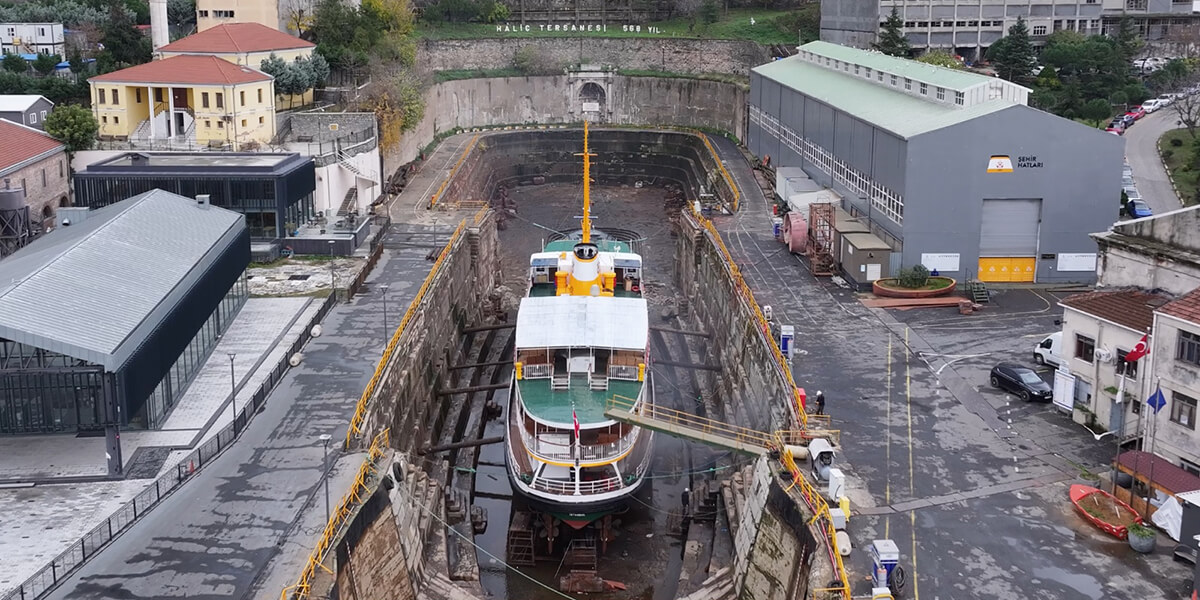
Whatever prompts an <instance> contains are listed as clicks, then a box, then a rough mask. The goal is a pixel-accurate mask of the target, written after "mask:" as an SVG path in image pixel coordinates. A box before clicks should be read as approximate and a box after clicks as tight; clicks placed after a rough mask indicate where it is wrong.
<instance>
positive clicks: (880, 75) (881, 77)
mask: <svg viewBox="0 0 1200 600" xmlns="http://www.w3.org/2000/svg"><path fill="white" fill-rule="evenodd" d="M877 73H879V83H883V71H877Z"/></svg>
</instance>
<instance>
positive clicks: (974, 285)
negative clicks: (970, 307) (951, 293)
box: [967, 279, 989, 304]
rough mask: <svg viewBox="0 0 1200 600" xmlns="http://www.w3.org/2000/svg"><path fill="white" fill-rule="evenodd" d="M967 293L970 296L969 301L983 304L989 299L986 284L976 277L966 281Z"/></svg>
mask: <svg viewBox="0 0 1200 600" xmlns="http://www.w3.org/2000/svg"><path fill="white" fill-rule="evenodd" d="M967 293H968V294H970V296H971V301H972V302H974V303H975V304H983V303H985V302H988V301H989V298H988V290H987V286H986V285H984V283H983V282H982V281H979V280H978V279H972V280H971V281H968V282H967Z"/></svg>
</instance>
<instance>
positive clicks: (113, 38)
mask: <svg viewBox="0 0 1200 600" xmlns="http://www.w3.org/2000/svg"><path fill="white" fill-rule="evenodd" d="M150 58H151V47H150V40H149V38H147V37H146V36H145V35H142V32H141V31H138V30H137V28H136V27H134V21H133V18H132V17H130V13H129V11H128V10H126V8H125V6H124V5H122V4H121V3H120V1H119V0H109V12H108V22H107V23H105V24H104V50H103V51H101V52H100V56H99V57H98V58H97V59H96V61H97V62H98V63H101V65H100V66H101V69H102V70H104V71H110V70H116V69H123V68H125V67H130V66H133V65H140V64H142V63H148V62H150Z"/></svg>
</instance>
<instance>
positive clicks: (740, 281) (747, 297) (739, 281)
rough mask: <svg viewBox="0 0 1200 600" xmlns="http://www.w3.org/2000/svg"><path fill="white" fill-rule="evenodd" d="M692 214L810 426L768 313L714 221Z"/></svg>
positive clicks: (797, 413)
mask: <svg viewBox="0 0 1200 600" xmlns="http://www.w3.org/2000/svg"><path fill="white" fill-rule="evenodd" d="M692 216H693V217H695V218H696V221H697V222H699V223H700V225H701V226H702V227H704V230H705V231H707V232H708V236H709V238H710V239H712V241H713V244H715V245H716V246H717V248H718V249H719V250H720V251H721V256H722V258H723V259H724V261H725V265H726V267H727V268H728V269H729V274H730V276H731V277H732V278H733V285H734V289H735V290H736V291H737V293H738V294H739V295H740V296H741V297H742V299H743V300H744V301H745V303H746V305H747V306H749V307H750V309H751V310H753V311H754V318H755V321H756V322H757V323H758V329H759V332H760V333H761V334H762V335H763V337H764V338H765V339H766V341H767V346H768V347H770V348H771V354H773V355H774V356H775V362H776V363H777V365H776V366H778V367H779V370H780V372H782V374H783V377H784V380H785V381H787V383H788V386H789V387H790V388H791V390H792V399H791V402H789V405H790V406H789V408H790V409H791V411H792V416H793V417H794V418H795V420H796V422H797V423H798V424H799V425H800V428H801V429H806V428H807V427H808V415H807V414H806V413H805V411H804V396H803V394H802V393H801V391H800V388H799V387H798V386H797V385H796V380H795V379H793V378H792V368H791V366H790V365H788V362H787V359H785V358H784V356H783V352H782V351H780V349H779V344H778V343H777V342H776V341H775V336H774V335H772V334H771V325H770V324H769V323H768V322H767V317H766V315H764V314H763V312H762V309H761V308H759V306H758V301H756V300H755V299H754V292H751V291H750V286H749V285H747V284H746V280H745V279H744V278H743V277H742V272H741V270H740V269H738V266H737V263H735V262H734V261H733V255H731V254H730V253H729V249H728V248H726V247H725V241H724V240H723V239H722V238H721V234H720V232H718V231H717V228H716V226H715V225H713V223H712V221H710V220H709V219H707V218H705V217H704V216H703V215H701V214H699V213H697V212H695V210H693V211H692Z"/></svg>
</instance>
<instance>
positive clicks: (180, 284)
mask: <svg viewBox="0 0 1200 600" xmlns="http://www.w3.org/2000/svg"><path fill="white" fill-rule="evenodd" d="M244 223H245V221H244V218H243V217H242V215H240V214H238V213H235V212H232V211H228V210H225V209H223V208H218V207H215V206H211V205H208V204H198V203H197V201H196V200H192V199H189V198H184V197H183V196H178V195H176V194H172V193H169V192H164V191H162V190H152V191H149V192H146V193H144V194H140V195H138V196H134V197H133V198H129V199H126V200H123V201H121V202H117V203H115V204H112V205H109V206H106V207H104V208H100V209H96V210H94V211H91V212H90V213H88V217H87V218H86V219H84V220H83V221H82V222H80V223H77V224H74V225H71V226H64V227H60V228H58V229H56V230H55V231H53V232H51V233H49V234H47V235H44V236H42V237H41V238H39V239H37V240H35V241H34V242H33V243H31V244H29V245H28V246H26V247H24V248H22V249H20V250H18V251H17V252H15V253H13V254H12V255H11V256H9V257H8V258H6V259H4V260H3V261H0V338H5V339H9V340H13V341H16V342H20V343H23V344H28V345H30V346H34V347H37V348H42V349H44V350H49V351H52V352H57V353H59V354H63V355H66V356H70V357H73V358H77V359H79V360H83V361H87V362H90V363H93V364H99V365H103V366H104V367H105V368H106V369H107V370H109V371H116V370H117V369H119V368H120V367H121V365H122V364H124V362H125V360H127V359H128V358H129V356H130V355H132V354H133V352H134V350H136V349H137V347H138V346H139V344H141V342H142V340H143V339H145V338H146V337H147V336H149V335H150V333H152V332H153V331H154V329H155V328H156V327H157V326H158V324H159V322H161V321H162V320H163V319H164V318H165V317H166V315H167V313H169V312H170V310H171V309H172V308H173V306H174V305H175V302H174V301H173V300H174V298H173V296H176V295H177V294H180V293H183V292H186V291H187V290H188V289H190V286H188V285H184V284H186V283H189V282H194V281H196V280H197V278H198V277H199V276H200V274H202V273H204V271H205V269H207V267H208V265H209V263H210V262H211V260H213V258H212V256H211V253H210V251H211V250H213V249H214V248H217V247H219V245H220V243H221V241H222V240H225V239H227V238H229V237H230V236H232V235H236V234H237V233H239V232H240V231H241V230H242V229H243V228H244V227H245V224H244Z"/></svg>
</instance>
